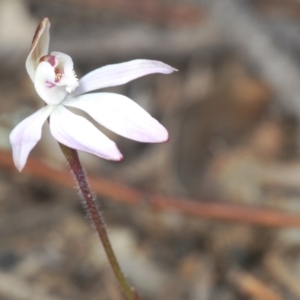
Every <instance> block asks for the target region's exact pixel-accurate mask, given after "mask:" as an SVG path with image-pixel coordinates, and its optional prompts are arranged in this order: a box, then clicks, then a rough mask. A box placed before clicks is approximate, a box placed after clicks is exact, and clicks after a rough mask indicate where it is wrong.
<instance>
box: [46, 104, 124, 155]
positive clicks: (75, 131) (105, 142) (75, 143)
mask: <svg viewBox="0 0 300 300" xmlns="http://www.w3.org/2000/svg"><path fill="white" fill-rule="evenodd" d="M50 131H51V133H52V135H53V136H54V138H55V139H56V140H58V141H59V142H60V143H62V144H64V145H66V146H68V147H70V148H73V149H77V150H81V151H86V152H89V153H92V154H95V155H97V156H99V157H102V158H105V159H109V160H121V159H122V158H123V157H122V154H121V153H120V151H119V150H118V148H117V146H116V144H115V143H114V142H113V141H111V140H110V139H109V138H108V137H106V136H105V135H104V134H103V133H102V132H100V131H99V130H98V129H97V128H96V127H95V126H94V125H93V124H92V123H90V122H89V121H88V120H86V119H84V118H83V117H80V116H77V115H75V114H73V113H71V112H70V111H69V110H67V109H66V108H65V107H63V106H57V107H56V108H55V110H54V111H53V113H52V114H51V117H50Z"/></svg>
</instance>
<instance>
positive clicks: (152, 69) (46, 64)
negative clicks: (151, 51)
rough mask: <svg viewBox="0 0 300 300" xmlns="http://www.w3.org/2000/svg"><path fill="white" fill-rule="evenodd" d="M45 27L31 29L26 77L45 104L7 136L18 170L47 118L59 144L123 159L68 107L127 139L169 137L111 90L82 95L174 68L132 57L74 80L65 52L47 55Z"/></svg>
mask: <svg viewBox="0 0 300 300" xmlns="http://www.w3.org/2000/svg"><path fill="white" fill-rule="evenodd" d="M49 30H50V22H49V20H48V19H47V18H44V19H43V20H42V21H41V23H40V24H39V26H38V28H37V30H36V32H35V35H34V38H33V41H32V45H31V49H30V53H29V55H28V57H27V60H26V69H27V72H28V75H29V76H30V78H31V80H32V82H33V84H34V87H35V89H36V92H37V94H38V95H39V96H40V97H41V98H42V100H43V101H44V102H45V106H44V107H43V108H41V109H39V110H38V111H37V112H35V113H34V114H32V115H31V116H29V117H27V118H26V119H25V120H23V121H22V122H21V123H20V124H18V125H17V126H16V127H15V128H14V129H13V131H12V132H11V134H10V143H11V145H12V149H13V160H14V164H15V166H16V167H17V169H18V170H19V171H21V170H22V169H23V167H24V166H25V164H26V161H27V158H28V155H29V153H30V151H31V150H32V149H33V147H34V146H35V145H36V144H37V142H38V141H39V140H40V139H41V134H42V126H43V124H44V123H45V121H46V120H47V119H48V120H49V124H50V132H51V134H52V135H53V137H54V138H55V139H56V140H57V141H58V142H60V143H61V144H64V145H66V146H68V147H70V148H72V149H76V150H81V151H86V152H88V153H91V154H94V155H97V156H99V157H101V158H104V159H108V160H115V161H119V160H121V159H122V158H123V157H122V154H121V153H120V151H119V150H118V148H117V146H116V144H115V143H114V142H113V141H111V140H110V139H109V138H108V137H107V136H105V135H104V134H103V133H102V132H100V131H99V130H98V129H97V128H96V127H95V126H94V125H93V124H92V123H91V122H89V121H88V120H87V119H85V118H83V117H81V116H79V115H76V114H74V113H72V112H71V111H70V110H68V109H67V107H73V108H78V109H81V110H83V111H84V112H86V113H87V114H89V115H90V116H91V117H92V118H93V119H94V120H95V121H96V122H98V123H99V124H101V125H103V126H105V127H107V128H108V129H110V130H112V131H114V132H116V133H117V134H119V135H121V136H124V137H126V138H129V139H132V140H136V141H139V142H149V143H159V142H164V141H167V140H168V132H167V130H166V129H165V128H164V127H163V126H162V125H161V124H160V123H159V122H158V121H157V120H155V119H154V118H152V117H151V116H150V115H149V114H148V113H147V112H146V111H145V110H144V109H142V108H141V107H140V106H139V105H138V104H136V103H135V102H134V101H133V100H131V99H129V98H127V97H125V96H122V95H118V94H114V93H106V92H105V93H89V94H86V93H87V92H90V91H93V90H97V89H100V88H105V87H109V86H116V85H121V84H125V83H127V82H129V81H131V80H134V79H136V78H138V77H141V76H145V75H148V74H152V73H163V74H170V73H172V72H173V71H175V69H174V68H172V67H170V66H168V65H166V64H164V63H162V62H159V61H153V60H145V59H137V60H132V61H128V62H125V63H120V64H114V65H108V66H104V67H102V68H99V69H96V70H94V71H92V72H90V73H88V74H87V75H85V76H83V77H82V78H81V79H80V80H78V79H77V77H76V74H75V72H74V70H73V61H72V59H71V57H70V56H68V55H66V54H64V53H61V52H51V53H50V54H49V53H48V48H49V42H50V34H49Z"/></svg>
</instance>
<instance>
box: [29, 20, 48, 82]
mask: <svg viewBox="0 0 300 300" xmlns="http://www.w3.org/2000/svg"><path fill="white" fill-rule="evenodd" d="M49 29H50V22H49V19H48V18H44V19H43V20H42V21H41V22H40V24H39V26H38V27H37V29H36V31H35V34H34V37H33V40H32V44H31V48H30V53H29V55H28V57H27V59H26V70H27V73H28V75H29V77H30V78H31V80H32V81H34V77H35V71H36V68H37V66H38V64H39V60H40V58H41V57H42V56H44V55H46V54H47V53H48V49H49V42H50V34H49Z"/></svg>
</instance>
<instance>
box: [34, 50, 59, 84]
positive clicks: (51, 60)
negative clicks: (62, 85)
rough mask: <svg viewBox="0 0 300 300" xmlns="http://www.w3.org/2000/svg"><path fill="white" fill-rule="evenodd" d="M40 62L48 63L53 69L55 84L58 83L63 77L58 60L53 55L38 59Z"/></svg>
mask: <svg viewBox="0 0 300 300" xmlns="http://www.w3.org/2000/svg"><path fill="white" fill-rule="evenodd" d="M42 61H46V62H48V63H49V64H50V65H51V66H52V67H53V68H54V73H55V82H56V83H57V82H59V81H60V80H61V78H62V77H63V74H64V71H63V70H61V69H60V68H59V66H58V59H57V58H56V57H55V56H54V55H45V56H43V57H41V58H40V61H39V62H42Z"/></svg>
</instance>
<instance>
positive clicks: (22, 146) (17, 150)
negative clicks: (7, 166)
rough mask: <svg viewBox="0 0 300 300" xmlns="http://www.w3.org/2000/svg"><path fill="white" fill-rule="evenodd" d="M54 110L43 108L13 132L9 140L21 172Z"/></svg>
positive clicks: (48, 107) (49, 107) (15, 161)
mask: <svg viewBox="0 0 300 300" xmlns="http://www.w3.org/2000/svg"><path fill="white" fill-rule="evenodd" d="M52 109H53V107H51V106H46V107H43V108H41V109H40V110H38V111H37V112H36V113H34V114H33V115H31V116H29V117H28V118H26V119H25V120H23V121H22V122H21V123H20V124H18V125H17V126H16V127H15V128H14V129H13V131H12V132H11V134H10V136H9V139H10V143H11V146H12V150H13V160H14V163H15V166H16V167H17V169H18V170H19V171H21V170H22V169H23V167H24V166H25V164H26V161H27V157H28V155H29V153H30V151H31V150H32V148H33V147H34V146H35V145H36V143H37V142H38V141H39V140H40V138H41V135H42V126H43V124H44V122H45V121H46V119H47V118H48V117H49V115H50V113H51V111H52Z"/></svg>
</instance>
